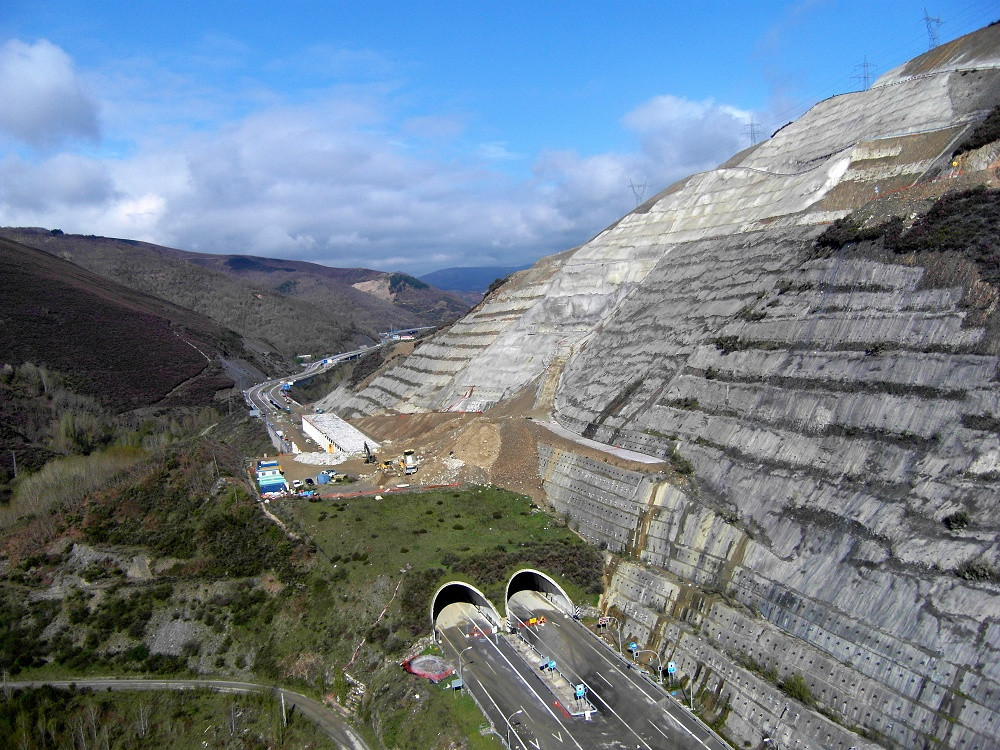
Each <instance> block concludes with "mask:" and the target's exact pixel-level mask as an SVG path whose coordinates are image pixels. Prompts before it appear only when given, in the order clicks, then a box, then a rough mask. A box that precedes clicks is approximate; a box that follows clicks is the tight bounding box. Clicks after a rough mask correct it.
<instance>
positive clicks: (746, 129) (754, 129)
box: [743, 120, 760, 146]
mask: <svg viewBox="0 0 1000 750" xmlns="http://www.w3.org/2000/svg"><path fill="white" fill-rule="evenodd" d="M759 127H760V123H759V122H755V121H754V120H750V122H748V123H747V124H746V125H744V126H743V134H744V135H747V136H749V137H750V145H751V146H756V145H757V141H758V139H759V137H760V131H759V130H758V128H759Z"/></svg>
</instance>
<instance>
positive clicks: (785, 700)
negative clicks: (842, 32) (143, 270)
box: [348, 26, 1000, 750]
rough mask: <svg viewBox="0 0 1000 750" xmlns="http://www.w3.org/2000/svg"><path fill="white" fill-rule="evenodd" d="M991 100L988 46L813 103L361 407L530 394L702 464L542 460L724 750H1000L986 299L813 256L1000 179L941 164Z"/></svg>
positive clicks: (993, 35)
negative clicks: (841, 221)
mask: <svg viewBox="0 0 1000 750" xmlns="http://www.w3.org/2000/svg"><path fill="white" fill-rule="evenodd" d="M998 102H1000V26H992V27H989V28H986V29H983V30H981V31H979V32H976V33H975V34H972V35H969V36H968V37H964V38H962V39H959V40H956V41H954V42H951V43H949V44H947V45H943V46H941V47H939V48H937V49H935V50H933V51H931V52H929V53H927V54H926V55H924V56H921V57H920V58H917V59H915V60H913V61H911V62H909V63H907V64H906V65H903V66H901V67H900V68H898V69H896V70H894V71H890V72H889V73H887V74H886V75H884V76H883V77H882V78H880V79H879V80H878V81H877V82H876V84H875V85H874V86H873V87H872V88H871V89H869V90H867V91H863V92H858V93H853V94H846V95H842V96H838V97H834V98H831V99H828V100H826V101H824V102H821V103H819V104H818V105H816V106H815V107H814V108H813V109H812V110H810V112H808V113H807V114H806V115H805V116H804V117H802V118H801V119H800V120H798V121H797V122H795V123H792V124H790V125H788V126H786V127H785V128H783V129H782V130H780V131H779V132H778V133H776V134H775V135H774V136H773V137H772V138H771V139H770V140H768V141H766V142H764V143H762V144H760V145H758V146H756V147H755V148H753V149H750V150H748V151H746V152H744V153H742V154H738V155H737V156H736V157H734V158H733V159H731V160H730V161H729V162H727V163H726V164H724V165H722V167H720V168H719V169H717V170H714V171H712V172H707V173H704V174H699V175H694V176H692V177H690V178H688V179H686V180H684V181H683V182H681V183H678V184H676V185H674V186H672V187H670V188H669V189H667V190H666V191H664V192H663V193H661V194H660V195H658V196H656V197H655V198H653V199H652V200H650V201H649V202H647V203H646V204H644V205H643V206H640V207H639V208H638V209H636V210H635V211H634V212H632V213H631V214H629V215H627V216H625V217H624V218H622V219H621V220H620V221H619V222H617V223H616V224H615V225H613V226H611V227H609V228H608V229H606V230H605V231H604V232H602V233H601V234H599V235H598V236H597V237H595V238H594V239H593V240H591V241H590V242H588V243H586V244H585V245H583V246H581V247H579V248H576V249H574V250H572V251H568V252H566V253H563V254H561V255H557V256H552V257H550V258H547V259H545V260H543V261H542V262H540V263H539V264H538V265H537V266H535V267H534V268H533V269H531V270H529V271H525V272H522V273H520V274H518V275H516V276H515V277H514V279H513V280H512V281H510V282H508V283H507V284H506V285H505V286H503V287H502V288H501V289H500V290H499V291H498V292H496V293H494V294H493V295H491V296H490V297H489V298H487V300H485V301H484V302H483V304H482V305H481V306H480V307H479V308H477V309H476V310H475V311H473V313H471V314H470V315H469V316H467V317H466V318H465V319H464V320H462V321H461V322H460V323H458V324H456V325H455V326H453V327H452V328H451V329H449V330H448V331H446V332H444V333H443V334H441V335H439V336H437V337H435V338H434V339H432V340H431V341H430V342H429V343H426V344H424V345H423V346H421V347H420V348H419V349H418V350H417V351H416V352H415V353H414V354H413V356H411V357H410V358H409V359H408V360H407V361H406V362H405V363H403V364H402V365H399V366H397V367H395V368H394V369H392V370H390V371H388V372H387V373H385V374H383V375H381V376H380V377H378V378H376V379H375V380H374V381H373V382H372V383H371V384H370V385H369V386H368V387H367V388H366V389H365V390H364V391H363V392H361V393H360V394H358V395H357V396H356V397H355V398H354V399H353V400H352V402H351V403H350V405H349V409H348V413H350V414H355V415H357V414H371V413H375V412H380V411H387V410H395V411H410V412H413V411H425V410H446V409H452V410H461V411H477V410H482V409H487V408H489V407H491V406H493V405H494V404H496V403H498V402H500V401H503V400H504V399H506V398H507V397H508V396H510V395H512V394H514V393H517V392H519V391H522V390H523V389H525V388H527V387H528V386H529V385H530V386H532V387H535V388H537V389H538V393H539V399H538V401H537V402H536V406H537V404H538V403H543V402H545V403H550V404H551V403H554V415H555V417H556V419H557V420H558V421H559V422H560V423H561V424H562V425H563V426H564V427H567V428H569V429H571V430H573V431H575V432H577V433H580V434H583V435H585V436H587V437H591V438H594V439H597V440H599V441H602V442H606V443H609V444H614V445H619V446H623V447H625V448H631V449H633V450H637V451H640V452H644V453H648V454H652V455H656V456H660V457H665V458H668V457H672V458H673V459H674V462H675V466H678V467H684V471H685V473H686V472H689V471H690V470H691V469H693V475H691V478H690V479H687V480H686V479H682V478H679V477H676V476H673V475H672V474H669V475H668V474H666V473H649V472H647V473H644V472H643V471H642V470H624V469H620V468H617V467H615V466H613V465H612V464H611V463H609V462H602V461H601V459H600V458H594V457H593V456H583V455H579V454H577V453H575V452H574V450H573V449H572V447H568V446H567V445H565V444H560V445H558V446H557V445H554V444H553V445H544V444H542V443H543V442H544V441H541V442H540V444H539V446H538V450H537V455H538V461H539V476H540V479H541V482H542V486H543V488H544V490H545V492H546V495H547V497H548V499H549V501H550V502H551V503H552V505H553V506H554V507H555V508H556V509H557V510H558V511H559V512H560V513H563V514H565V515H566V516H567V517H568V518H570V519H571V523H572V524H573V525H574V527H575V528H577V530H578V531H579V532H580V533H581V535H583V536H584V537H585V538H587V539H589V540H591V541H593V542H594V543H595V544H600V545H601V546H602V547H605V548H607V549H608V550H609V551H610V552H613V553H617V554H616V555H615V556H613V557H611V558H609V559H611V560H612V569H611V571H610V580H611V585H610V589H609V592H608V594H607V595H606V597H605V601H604V602H603V604H604V606H605V608H606V609H607V610H608V611H613V612H615V613H616V614H617V615H618V616H619V617H620V618H624V619H625V620H626V629H627V630H628V632H630V633H631V634H632V636H633V637H634V638H636V639H639V640H640V641H641V642H642V643H644V644H647V645H646V646H645V647H648V648H651V649H654V650H656V651H658V652H659V653H660V654H661V655H662V656H663V658H664V659H674V660H675V661H677V663H678V665H679V667H680V670H681V672H682V673H683V674H684V675H685V676H687V677H689V678H692V679H693V680H694V682H695V691H696V693H698V697H699V700H700V703H701V706H702V708H703V710H705V711H706V712H707V713H708V714H709V715H710V716H715V717H717V718H718V719H719V720H720V725H721V726H722V731H723V732H724V733H725V734H726V735H727V736H729V737H730V738H731V739H732V740H733V741H734V743H736V744H737V746H740V745H744V743H745V746H750V745H754V746H756V743H759V742H760V741H761V740H762V738H763V737H764V736H770V737H772V738H775V739H777V740H778V742H779V743H782V744H781V746H782V747H788V746H794V743H795V741H796V740H798V741H800V742H801V743H802V744H803V745H805V746H808V747H824V748H842V749H843V750H847V748H849V747H852V746H856V747H868V746H874V745H873V743H876V744H877V745H880V746H884V747H898V748H922V747H930V748H936V747H950V748H962V749H963V750H973V749H976V750H986V749H987V748H996V747H1000V743H998V741H997V739H996V738H997V737H998V736H1000V658H998V650H1000V596H998V594H1000V585H998V581H1000V575H998V574H997V569H998V567H1000V565H998V557H1000V544H998V537H997V530H998V528H1000V522H998V520H997V514H996V498H997V489H998V478H1000V384H998V379H1000V376H998V366H1000V357H998V354H1000V345H998V340H1000V337H998V336H997V335H996V333H995V332H994V333H991V331H995V330H996V329H997V326H996V325H995V320H996V316H997V313H996V310H995V308H996V298H997V294H996V290H994V289H991V288H985V287H984V284H983V282H980V281H977V280H976V276H975V271H974V270H973V271H969V269H968V268H966V267H965V266H962V264H961V263H959V262H958V261H955V264H954V265H955V268H956V270H955V271H954V272H953V273H950V272H947V271H942V269H941V268H940V267H936V268H933V269H931V268H929V267H927V264H926V263H923V261H922V260H921V259H919V258H915V257H913V256H905V257H904V256H892V255H891V254H888V253H882V254H879V253H878V252H876V251H874V250H872V249H870V248H869V249H868V250H865V249H864V248H860V249H859V248H857V247H851V246H849V247H847V248H845V249H842V250H839V251H837V252H834V253H833V254H830V255H826V256H824V255H823V254H821V253H818V252H816V249H815V244H814V242H815V239H816V237H817V236H818V235H819V234H820V233H821V232H822V231H823V229H824V228H825V227H826V225H827V224H829V222H831V221H832V220H834V219H836V218H839V217H842V216H844V215H846V214H847V213H849V212H851V211H854V210H857V209H862V208H863V209H864V212H865V213H866V215H868V216H874V217H877V216H878V215H879V214H880V213H882V214H883V215H884V214H885V213H886V212H893V213H895V214H898V215H902V216H904V217H906V216H908V215H909V214H910V213H916V212H919V211H921V210H923V209H925V208H926V207H927V205H928V201H929V200H930V199H933V198H934V197H936V196H939V195H941V194H943V193H944V192H946V191H947V190H948V189H951V188H953V187H956V186H959V187H968V186H970V185H974V184H986V185H993V186H996V185H997V178H998V174H997V172H998V167H1000V162H998V159H997V157H998V152H997V149H996V147H995V144H994V146H993V147H990V146H986V147H983V148H982V149H980V150H978V151H974V152H970V153H968V154H964V155H963V156H961V157H959V159H958V162H957V163H953V161H952V156H951V154H952V152H953V151H954V148H955V145H956V144H957V143H958V142H959V141H960V140H961V139H962V138H963V137H964V136H965V135H966V134H967V133H968V132H969V131H970V129H971V128H972V127H974V126H975V125H976V124H977V123H978V122H981V121H982V120H983V119H984V117H985V116H986V115H987V113H988V112H989V111H990V109H992V108H993V107H994V106H996V105H997V104H998ZM940 265H945V266H947V265H948V260H947V259H945V260H944V261H940V262H939V266H940ZM983 300H985V302H984V301H983ZM560 372H561V379H559V377H558V376H559V373H560ZM557 382H558V388H555V385H554V384H555V383H557ZM687 462H690V463H687ZM956 519H961V522H958V521H957V520H956ZM946 521H947V522H946ZM800 677H801V679H799V678H800ZM782 686H783V687H784V690H782V689H781V688H782ZM699 691H700V692H699ZM793 696H794V697H793Z"/></svg>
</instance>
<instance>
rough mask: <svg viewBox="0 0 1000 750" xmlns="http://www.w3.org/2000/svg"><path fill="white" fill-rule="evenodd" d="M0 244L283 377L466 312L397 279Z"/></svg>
mask: <svg viewBox="0 0 1000 750" xmlns="http://www.w3.org/2000/svg"><path fill="white" fill-rule="evenodd" d="M0 236H3V237H8V238H10V239H13V240H16V241H18V242H21V243H23V244H26V245H30V246H32V247H35V248H38V249H40V250H44V251H45V252H48V253H51V254H53V255H56V256H58V257H60V258H62V259H64V260H68V261H71V262H73V263H75V264H77V265H79V266H82V267H84V268H86V269H87V270H89V271H92V272H93V273H96V274H98V275H99V276H104V277H105V278H108V279H111V280H113V281H115V282H118V283H119V284H122V285H124V286H128V287H131V288H133V289H136V290H137V291H141V292H144V293H146V294H150V295H154V296H157V297H161V298H162V299H165V300H168V301H170V302H172V303H174V304H176V305H179V306H181V307H185V308H188V309H190V310H194V311H196V312H198V313H201V314H202V315H205V316H207V317H209V318H211V319H212V320H214V321H216V322H217V323H219V324H220V325H222V326H224V327H226V328H230V329H232V330H234V331H237V332H239V333H240V334H242V335H243V337H244V339H245V344H246V345H247V346H248V347H249V348H251V349H253V350H256V351H257V352H259V353H260V355H261V356H264V357H267V358H269V360H270V362H271V367H272V368H279V369H286V368H288V367H289V366H290V365H291V363H292V360H294V358H295V357H296V356H297V355H299V354H327V353H331V352H337V351H346V350H348V349H351V348H354V347H355V346H357V345H360V344H364V343H370V342H371V341H373V340H375V339H377V336H378V331H384V330H388V329H389V328H390V327H391V326H395V327H397V328H404V327H417V326H429V325H437V324H439V323H440V322H443V321H446V320H451V319H454V318H455V317H458V316H459V315H460V314H461V313H462V312H464V311H465V310H466V309H468V308H467V306H466V305H465V304H464V303H462V302H461V301H459V300H457V299H456V298H454V297H451V296H449V295H447V294H444V293H443V292H440V291H437V290H433V289H430V288H429V287H428V286H427V285H426V284H424V283H423V282H421V281H419V280H417V279H414V278H412V277H407V276H405V275H404V274H383V273H380V272H377V271H368V270H366V269H334V268H327V267H326V266H319V265H316V264H312V263H303V262H299V261H283V260H273V259H268V258H255V257H250V256H232V255H225V256H223V255H219V256H216V255H204V254H200V253H189V252H185V251H182V250H176V249H173V248H166V247H161V246H158V245H153V244H149V243H144V242H135V241H131V240H118V239H110V238H106V237H93V236H82V235H68V234H63V233H62V232H59V231H58V230H53V231H48V230H44V229H24V228H21V229H18V228H11V227H6V228H3V229H0Z"/></svg>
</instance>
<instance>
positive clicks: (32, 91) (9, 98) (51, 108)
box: [0, 39, 99, 148]
mask: <svg viewBox="0 0 1000 750" xmlns="http://www.w3.org/2000/svg"><path fill="white" fill-rule="evenodd" d="M0 91H2V92H3V95H2V96H0V132H2V133H5V134H7V135H9V136H11V137H13V138H14V139H16V140H18V141H21V142H22V143H25V144H27V145H29V146H32V147H36V148H44V147H51V146H55V145H58V144H60V143H62V142H64V141H66V140H68V139H71V138H84V139H88V140H91V141H97V140H98V135H99V133H98V124H97V102H96V100H95V99H94V98H93V97H92V96H91V94H90V93H89V92H88V90H87V87H86V86H85V85H84V83H83V81H82V80H81V79H80V77H79V75H78V74H77V72H76V70H75V68H74V66H73V62H72V60H70V58H69V55H67V54H66V53H65V52H64V51H63V50H61V49H60V48H59V47H57V46H55V45H54V44H52V43H51V42H47V41H45V40H42V41H39V42H36V43H35V44H27V43H25V42H22V41H19V40H16V39H14V40H11V41H8V42H7V43H6V44H4V45H3V46H2V47H0Z"/></svg>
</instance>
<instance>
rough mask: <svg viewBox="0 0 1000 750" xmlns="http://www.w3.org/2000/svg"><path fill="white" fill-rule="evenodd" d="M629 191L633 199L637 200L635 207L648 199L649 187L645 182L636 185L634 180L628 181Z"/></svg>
mask: <svg viewBox="0 0 1000 750" xmlns="http://www.w3.org/2000/svg"><path fill="white" fill-rule="evenodd" d="M628 186H629V189H630V190H631V191H632V197H633V198H635V205H637V206H638V205H639V204H640V203H642V199H643V198H645V197H646V188H648V187H649V185H647V184H646V183H645V182H643V183H642V184H640V185H636V184H635V183H634V182H632V180H629V181H628Z"/></svg>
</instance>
